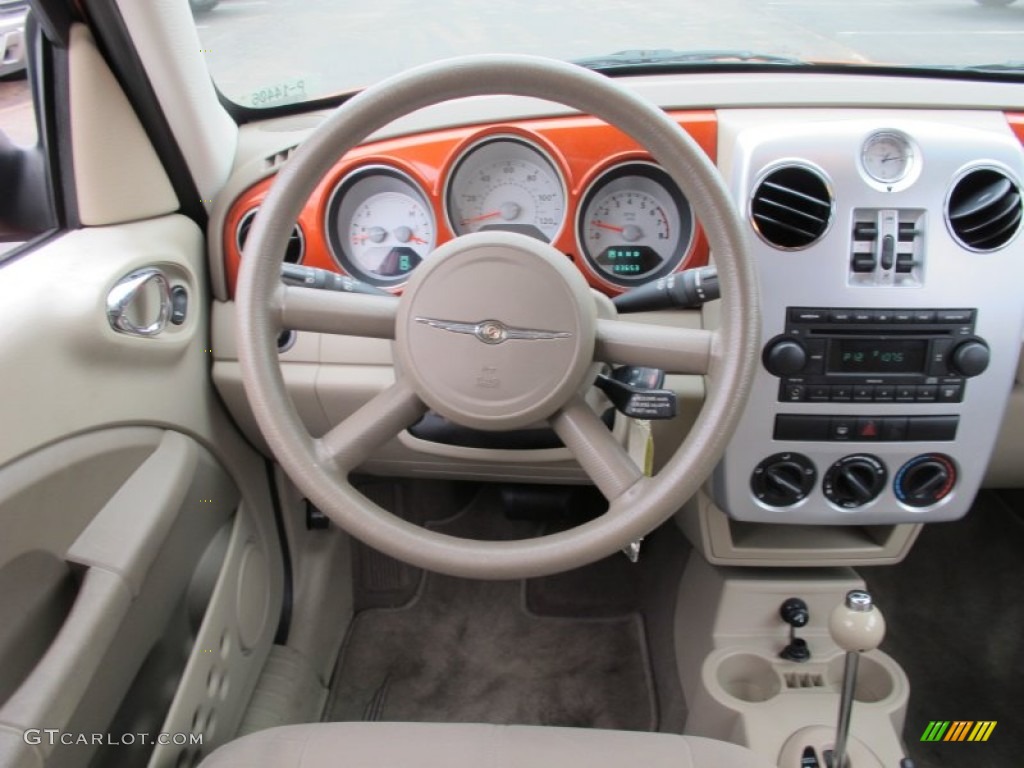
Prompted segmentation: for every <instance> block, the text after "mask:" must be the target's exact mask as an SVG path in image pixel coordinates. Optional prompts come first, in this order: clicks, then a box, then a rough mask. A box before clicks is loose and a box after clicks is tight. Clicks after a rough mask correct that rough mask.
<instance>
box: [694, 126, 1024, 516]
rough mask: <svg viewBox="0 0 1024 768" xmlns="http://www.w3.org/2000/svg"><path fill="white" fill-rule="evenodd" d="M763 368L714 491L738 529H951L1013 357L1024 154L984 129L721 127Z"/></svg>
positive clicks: (1001, 401)
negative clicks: (749, 263) (750, 266)
mask: <svg viewBox="0 0 1024 768" xmlns="http://www.w3.org/2000/svg"><path fill="white" fill-rule="evenodd" d="M719 124H720V127H721V134H720V141H721V142H722V144H721V146H723V147H725V146H729V147H730V148H731V151H730V152H729V157H728V159H725V158H723V160H725V163H723V164H726V165H728V168H727V169H726V172H727V179H726V181H727V183H728V184H729V186H730V188H731V191H732V194H733V196H734V199H735V200H736V201H737V204H738V206H739V207H740V208H741V210H742V211H743V212H744V214H745V215H746V217H747V220H748V222H749V223H750V226H751V228H752V229H753V231H754V232H755V233H756V234H755V236H754V237H752V238H751V243H752V255H753V258H754V260H755V262H756V266H757V270H758V273H759V278H760V288H761V301H762V306H761V311H762V338H761V349H762V354H761V361H760V363H761V364H760V366H759V367H758V371H757V373H756V376H755V380H754V386H753V390H752V394H751V397H750V400H749V402H748V405H747V407H746V409H745V410H744V413H743V416H742V417H741V420H740V424H739V426H738V428H737V431H736V434H735V436H734V438H733V440H732V442H731V444H730V447H729V448H728V449H727V451H726V454H725V457H724V459H723V460H722V462H721V464H720V465H719V467H718V469H717V470H716V473H715V475H714V477H713V481H712V493H713V497H714V499H715V501H716V503H717V504H718V506H719V507H720V508H721V509H723V510H724V511H726V512H727V514H729V515H730V516H731V517H732V518H734V519H737V520H741V521H749V522H762V523H763V522H769V523H799V524H813V525H829V524H845V525H892V524H898V523H921V522H934V521H940V520H950V519H955V518H958V517H961V516H962V515H964V514H965V513H966V512H967V510H968V508H969V507H970V504H971V502H972V501H973V499H974V496H975V495H976V493H977V491H978V489H979V488H980V487H981V482H982V479H983V475H984V472H985V467H986V465H987V462H988V458H989V456H990V455H991V453H992V450H993V448H994V446H995V441H996V437H997V434H998V432H999V428H1000V423H1001V420H1002V417H1003V411H1004V408H1005V407H1006V404H1007V402H1008V398H1009V393H1010V390H1011V387H1012V385H1013V380H1014V376H1015V373H1016V369H1017V363H1018V356H1019V353H1020V348H1021V327H1022V319H1024V317H1022V316H1024V300H1022V298H1021V292H1020V285H1021V284H1022V279H1024V254H1022V253H1021V241H1020V237H1019V234H1020V230H1021V218H1022V210H1024V208H1022V201H1021V183H1022V182H1021V180H1022V178H1024V154H1022V152H1021V145H1020V142H1019V140H1018V139H1017V138H1016V137H1015V136H1014V133H1013V131H1012V130H1011V126H1010V125H1009V124H1008V122H1007V119H1006V118H1005V117H1004V116H1003V115H1002V114H999V113H981V112H974V113H965V112H956V113H952V112H947V113H942V112H914V111H909V110H907V111H899V112H897V111H885V112H881V111H879V112H877V113H875V114H872V113H870V112H865V111H861V112H858V113H856V114H851V115H850V116H849V117H845V116H839V117H837V114H836V112H834V111H832V112H827V113H826V112H824V111H814V110H792V111H788V112H781V111H779V112H763V111H740V110H736V111H725V110H723V111H721V112H719Z"/></svg>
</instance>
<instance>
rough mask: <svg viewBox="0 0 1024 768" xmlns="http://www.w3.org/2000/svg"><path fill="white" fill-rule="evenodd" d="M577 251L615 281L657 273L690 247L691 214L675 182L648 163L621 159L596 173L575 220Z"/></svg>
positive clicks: (663, 271) (668, 269) (670, 266)
mask: <svg viewBox="0 0 1024 768" xmlns="http://www.w3.org/2000/svg"><path fill="white" fill-rule="evenodd" d="M577 236H578V237H579V243H580V248H581V250H582V252H583V256H584V257H585V258H586V260H587V262H588V263H589V264H590V266H591V267H592V268H593V269H594V270H595V271H596V272H597V273H598V275H599V276H600V277H601V278H602V279H604V280H607V281H608V282H610V283H613V284H615V285H622V286H626V285H635V284H636V283H637V282H641V281H646V280H650V279H652V278H656V277H661V276H662V275H666V274H668V273H669V272H672V271H673V270H675V269H676V268H677V267H678V266H679V264H680V263H681V262H682V260H683V257H684V256H685V255H686V252H687V251H688V250H689V248H690V242H691V240H692V238H693V213H692V212H691V210H690V205H689V203H688V202H687V201H686V198H685V197H683V193H682V192H681V191H680V190H679V187H678V186H677V185H676V184H675V182H673V181H672V179H671V178H670V177H669V175H668V174H667V173H665V171H663V170H662V169H661V168H659V167H658V166H656V165H652V164H651V163H640V162H636V163H627V164H624V165H619V166H616V167H614V168H612V169H610V170H608V171H606V172H605V173H604V174H602V175H601V176H599V177H598V178H597V179H596V180H595V181H594V183H593V184H591V185H590V188H589V189H588V190H587V193H586V194H585V195H584V196H583V203H582V205H581V206H580V215H579V217H578V219H577Z"/></svg>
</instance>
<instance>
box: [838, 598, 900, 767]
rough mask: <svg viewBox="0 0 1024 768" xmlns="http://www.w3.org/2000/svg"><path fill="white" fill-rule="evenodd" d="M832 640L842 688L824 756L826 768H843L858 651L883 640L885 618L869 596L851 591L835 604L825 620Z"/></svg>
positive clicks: (870, 649) (855, 681)
mask: <svg viewBox="0 0 1024 768" xmlns="http://www.w3.org/2000/svg"><path fill="white" fill-rule="evenodd" d="M828 631H829V633H830V634H831V635H832V641H833V642H834V643H835V644H836V645H838V646H839V647H840V648H842V649H843V650H844V651H846V664H845V666H844V668H843V688H842V691H841V693H840V695H839V721H838V723H837V725H836V741H835V745H834V746H833V749H832V751H831V752H826V753H825V762H826V764H827V765H828V768H846V764H845V760H846V741H847V738H848V737H849V735H850V714H851V713H852V711H853V692H854V688H855V687H856V685H857V665H858V664H859V662H860V654H861V652H862V651H873V650H874V649H875V648H877V647H878V646H879V645H880V644H881V643H882V638H883V637H885V619H884V618H883V617H882V612H881V611H879V610H878V609H877V608H875V605H874V603H873V601H872V600H871V595H869V594H868V593H867V592H865V591H863V590H860V589H854V590H851V591H850V592H847V593H846V599H845V600H844V601H843V603H842V604H841V605H837V606H836V607H835V609H834V610H833V611H832V615H831V616H830V617H829V620H828Z"/></svg>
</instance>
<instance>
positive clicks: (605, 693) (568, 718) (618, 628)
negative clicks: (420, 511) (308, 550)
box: [324, 494, 658, 731]
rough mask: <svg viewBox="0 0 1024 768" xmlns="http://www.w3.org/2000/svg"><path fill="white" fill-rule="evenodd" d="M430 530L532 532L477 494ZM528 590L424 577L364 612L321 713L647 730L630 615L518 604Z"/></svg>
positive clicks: (639, 629)
mask: <svg viewBox="0 0 1024 768" xmlns="http://www.w3.org/2000/svg"><path fill="white" fill-rule="evenodd" d="M430 527H432V528H435V529H439V530H443V531H445V532H447V533H452V534H458V535H462V536H469V537H474V538H488V536H484V535H483V534H484V533H485V532H487V531H492V532H493V531H495V530H497V531H500V532H501V535H500V536H499V537H501V538H506V537H507V538H520V537H521V536H522V535H525V534H526V533H527V532H528V531H529V530H536V528H537V526H536V524H535V523H530V522H525V523H524V522H521V521H520V522H513V523H512V524H511V528H510V524H509V522H508V521H503V520H501V512H500V504H498V503H496V500H495V498H493V497H491V496H488V495H487V494H481V496H480V497H478V498H477V499H476V500H474V501H473V502H472V503H470V504H469V506H468V507H467V508H466V509H465V510H464V511H463V512H462V513H460V514H459V515H458V516H457V517H455V518H453V519H451V520H447V521H443V522H440V523H431V524H430ZM513 534H515V535H513ZM623 562H625V558H623ZM616 565H617V566H618V565H619V564H618V563H616ZM627 565H628V564H627ZM535 586H536V585H534V587H535ZM535 591H536V590H535V588H528V585H527V583H524V582H522V581H507V582H481V581H470V580H465V579H457V578H452V577H448V576H440V575H437V574H426V573H424V574H422V575H421V577H420V580H419V587H418V591H417V592H416V594H415V596H414V597H413V598H412V600H411V601H409V602H408V603H407V604H405V605H403V606H401V607H373V608H368V609H365V610H362V611H361V612H359V613H358V614H357V615H356V617H355V618H354V620H353V622H352V624H351V627H350V629H349V633H348V636H347V638H346V640H345V644H344V647H343V648H342V652H341V654H340V656H339V660H338V665H337V668H336V670H335V674H334V679H333V684H332V687H331V693H330V698H329V700H328V704H327V708H326V711H325V714H324V720H327V721H353V720H356V721H358V720H389V721H406V722H486V723H499V724H507V723H515V724H521V725H554V726H578V727H593V728H617V729H626V730H645V731H646V730H655V729H657V727H658V712H657V705H656V703H655V702H656V698H655V692H654V687H653V684H652V673H651V667H650V662H649V659H648V653H647V643H646V638H645V634H644V623H643V620H642V618H641V616H640V614H639V613H637V612H635V611H634V612H628V613H618V615H599V614H600V611H595V610H593V609H591V610H588V611H587V613H588V614H589V615H587V616H565V615H547V614H546V613H545V614H542V613H537V612H535V611H534V610H533V609H532V608H533V606H532V603H534V602H538V603H543V604H544V607H545V608H547V607H549V604H550V603H552V602H553V601H552V599H551V598H545V599H543V600H536V601H535V600H534V599H532V598H531V599H528V596H529V595H531V594H532V593H533V592H535ZM546 594H547V593H546V592H545V595H546ZM528 603H530V604H531V605H529V606H528Z"/></svg>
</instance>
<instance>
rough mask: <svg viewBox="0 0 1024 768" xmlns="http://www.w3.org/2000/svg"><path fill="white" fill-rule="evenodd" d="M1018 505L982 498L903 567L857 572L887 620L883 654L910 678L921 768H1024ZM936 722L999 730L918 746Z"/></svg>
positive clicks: (921, 542)
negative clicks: (987, 723)
mask: <svg viewBox="0 0 1024 768" xmlns="http://www.w3.org/2000/svg"><path fill="white" fill-rule="evenodd" d="M1022 501H1024V499H1022V498H1021V496H1020V494H1004V493H995V492H992V491H983V492H982V493H981V494H980V495H979V496H978V499H977V501H976V502H975V504H974V507H973V509H972V510H971V511H970V513H969V514H968V515H967V516H966V517H965V518H964V519H962V520H959V521H957V522H953V523H937V524H934V525H928V526H925V528H924V530H923V531H922V532H921V535H920V537H919V538H918V540H917V543H916V544H915V545H914V548H913V549H912V550H911V552H910V554H909V555H908V556H907V559H906V560H905V561H904V562H903V563H901V564H899V565H896V566H893V567H885V568H860V569H858V570H859V571H860V573H861V575H862V576H863V577H864V578H865V580H866V581H867V584H868V588H869V589H870V590H871V592H872V593H873V594H874V596H875V598H876V600H877V602H878V605H879V606H880V607H881V608H882V610H883V611H885V617H886V622H887V625H888V632H887V634H886V640H885V642H884V643H883V645H882V649H883V650H884V651H886V652H887V653H889V654H890V655H891V656H892V657H893V658H895V659H896V660H897V661H898V662H899V663H900V664H901V665H902V666H903V669H904V670H906V673H907V676H908V677H909V678H910V704H909V707H908V711H907V719H906V727H905V728H904V738H905V740H906V742H907V748H908V750H909V754H910V755H911V757H913V758H914V759H915V761H916V763H917V768H1010V766H1019V765H1024V730H1022V724H1021V721H1020V718H1021V715H1022V714H1024V705H1022V703H1021V700H1022V697H1024V516H1022V515H1021V511H1022V510H1024V505H1022V504H1021V502H1022ZM855 711H856V710H855ZM854 716H856V715H854ZM933 720H949V721H956V720H971V721H979V720H995V721H997V723H998V724H997V725H996V728H995V730H994V731H993V732H992V735H991V737H990V738H989V740H988V741H987V742H984V743H968V742H963V743H959V742H942V741H940V742H922V741H921V740H920V739H921V736H922V735H923V733H924V731H925V729H926V728H927V727H928V724H929V723H930V722H931V721H933Z"/></svg>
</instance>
